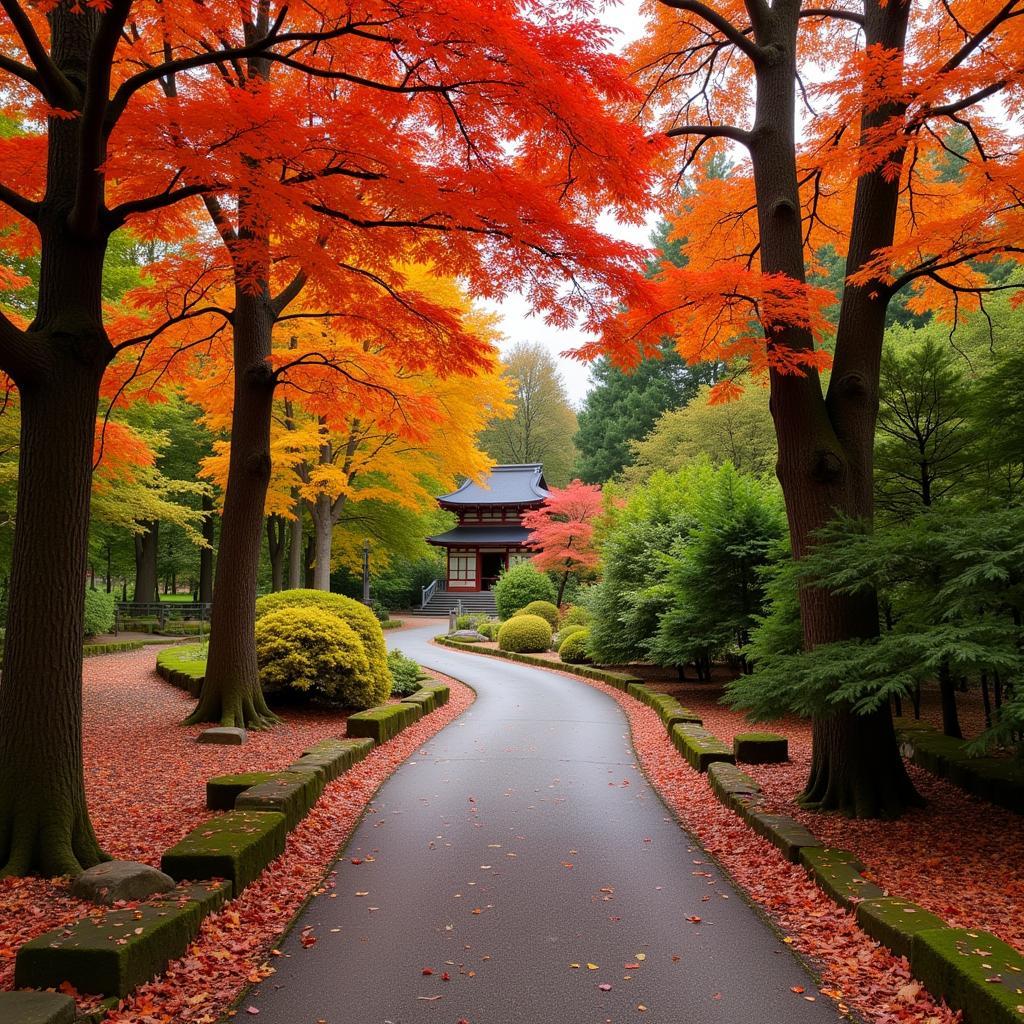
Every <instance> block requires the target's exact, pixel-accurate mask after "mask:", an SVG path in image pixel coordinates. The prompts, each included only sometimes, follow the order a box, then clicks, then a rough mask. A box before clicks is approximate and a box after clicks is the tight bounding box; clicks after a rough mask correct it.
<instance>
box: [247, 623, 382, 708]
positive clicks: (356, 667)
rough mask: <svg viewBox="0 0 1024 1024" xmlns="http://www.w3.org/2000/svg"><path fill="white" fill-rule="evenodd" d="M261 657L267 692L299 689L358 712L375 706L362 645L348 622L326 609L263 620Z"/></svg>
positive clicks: (258, 653) (259, 625)
mask: <svg viewBox="0 0 1024 1024" xmlns="http://www.w3.org/2000/svg"><path fill="white" fill-rule="evenodd" d="M256 657H257V659H258V660H259V665H260V682H261V683H262V685H263V688H264V689H265V690H267V691H268V692H273V691H275V690H278V691H280V690H288V689H291V690H298V691H299V692H300V693H308V694H310V695H313V694H316V695H319V696H322V697H329V698H331V699H332V700H337V701H341V702H342V703H343V704H347V705H349V706H351V707H356V708H366V707H372V706H373V704H374V696H373V686H372V677H371V675H370V665H369V662H368V661H367V658H366V651H365V650H364V648H363V643H362V641H361V640H360V639H359V637H358V636H356V632H355V630H354V629H353V628H352V627H351V626H350V625H349V624H348V623H347V622H345V620H344V619H342V618H340V617H339V616H337V615H335V614H334V613H333V612H329V611H326V610H325V609H323V608H282V609H280V611H274V612H268V613H267V614H266V615H262V616H260V618H258V619H257V620H256Z"/></svg>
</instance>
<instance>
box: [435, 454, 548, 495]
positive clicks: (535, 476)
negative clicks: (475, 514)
mask: <svg viewBox="0 0 1024 1024" xmlns="http://www.w3.org/2000/svg"><path fill="white" fill-rule="evenodd" d="M547 496H548V491H547V484H546V483H545V481H544V467H543V466H542V465H541V464H540V463H539V462H533V463H525V464H523V465H519V466H495V467H494V469H492V470H491V474H490V476H488V477H486V478H485V479H484V481H483V483H481V484H478V483H474V482H473V481H472V480H467V481H466V482H465V483H464V484H463V485H462V486H461V487H460V488H459V489H458V490H457V491H452V493H451V494H443V495H441V497H439V498H438V499H437V500H438V501H439V502H440V503H441V505H445V506H450V505H526V504H531V505H533V504H539V503H540V502H542V501H543V500H544V499H545V498H546V497H547Z"/></svg>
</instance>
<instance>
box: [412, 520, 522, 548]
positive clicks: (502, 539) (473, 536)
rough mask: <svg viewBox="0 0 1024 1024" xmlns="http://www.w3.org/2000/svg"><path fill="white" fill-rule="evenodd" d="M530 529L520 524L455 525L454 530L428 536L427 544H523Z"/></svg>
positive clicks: (446, 545) (445, 545) (448, 545)
mask: <svg viewBox="0 0 1024 1024" xmlns="http://www.w3.org/2000/svg"><path fill="white" fill-rule="evenodd" d="M529 536H530V531H529V530H527V529H524V528H523V527H522V526H501V525H498V526H456V527H455V529H454V530H449V531H448V532H447V533H441V534H438V535H437V536H436V537H428V538H427V543H428V544H439V545H441V547H450V546H452V545H456V546H460V547H461V546H466V547H476V546H477V545H483V546H485V547H486V546H487V545H489V544H501V545H504V544H525V543H526V541H527V539H528V538H529Z"/></svg>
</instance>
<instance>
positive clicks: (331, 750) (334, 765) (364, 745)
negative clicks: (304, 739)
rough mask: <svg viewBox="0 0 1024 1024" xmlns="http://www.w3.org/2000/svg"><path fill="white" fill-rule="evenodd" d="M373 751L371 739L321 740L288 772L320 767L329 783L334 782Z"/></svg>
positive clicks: (289, 768) (291, 765) (291, 766)
mask: <svg viewBox="0 0 1024 1024" xmlns="http://www.w3.org/2000/svg"><path fill="white" fill-rule="evenodd" d="M371 750H373V740H371V739H366V738H364V739H349V740H320V742H319V743H315V744H314V745H313V746H312V747H310V748H309V750H307V751H305V752H304V753H303V755H302V757H300V758H298V759H297V760H296V761H294V762H292V764H290V765H289V766H288V769H287V770H288V771H304V770H307V769H308V768H310V767H313V766H318V767H321V768H322V769H323V774H324V778H325V780H326V781H327V782H333V781H334V780H335V779H336V778H337V777H338V776H339V775H341V774H343V773H344V772H347V771H348V770H349V768H351V767H352V766H353V765H355V764H358V763H359V762H360V761H362V759H363V758H364V757H366V755H367V754H369V753H370V751H371Z"/></svg>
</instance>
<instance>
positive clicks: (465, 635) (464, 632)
mask: <svg viewBox="0 0 1024 1024" xmlns="http://www.w3.org/2000/svg"><path fill="white" fill-rule="evenodd" d="M449 636H451V638H452V639H453V640H470V641H472V642H473V643H479V642H480V641H481V640H486V639H487V637H485V636H484V635H483V633H478V632H477V631H476V630H475V629H457V630H456V631H455V632H454V633H450V634H449Z"/></svg>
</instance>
